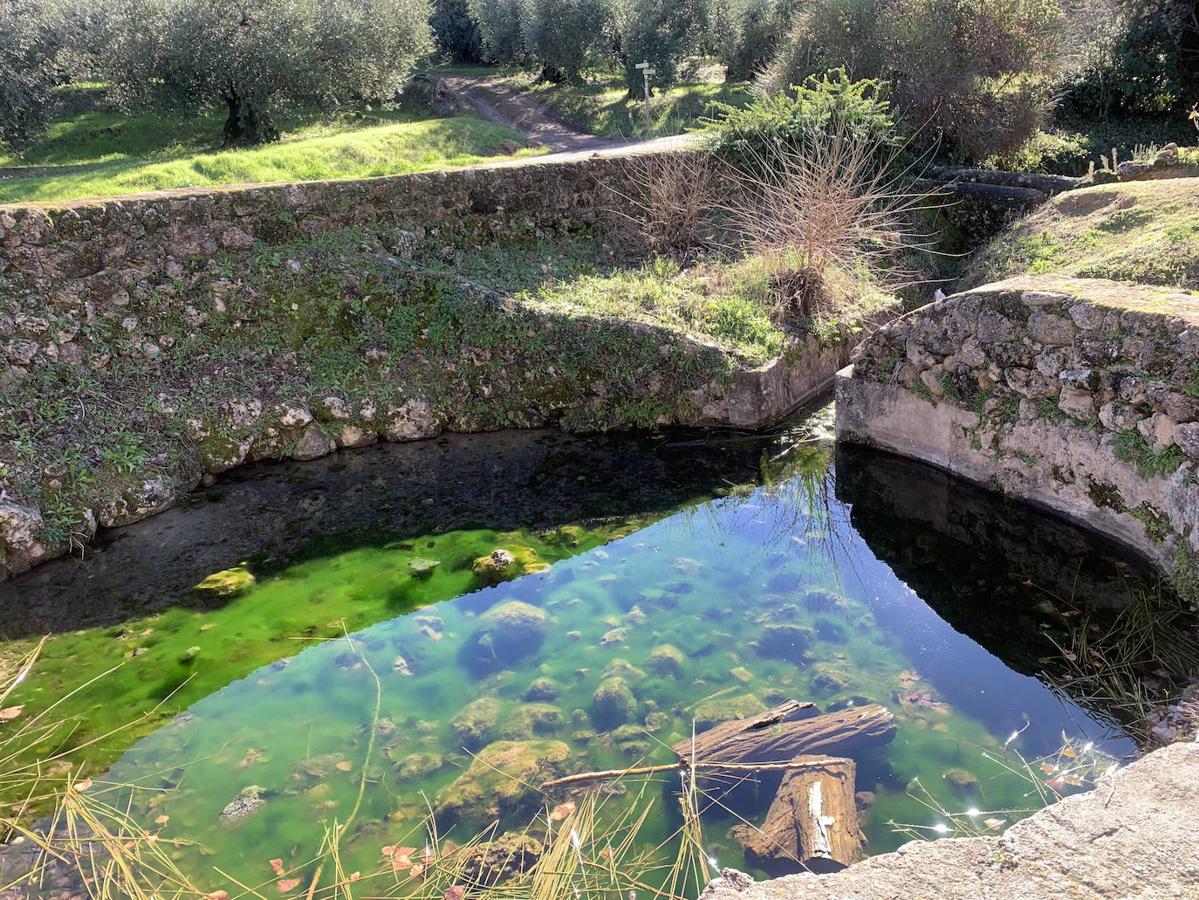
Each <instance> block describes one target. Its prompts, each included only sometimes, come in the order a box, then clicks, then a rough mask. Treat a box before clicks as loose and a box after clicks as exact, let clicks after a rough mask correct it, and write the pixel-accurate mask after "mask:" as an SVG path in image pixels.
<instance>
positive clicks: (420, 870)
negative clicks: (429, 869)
mask: <svg viewBox="0 0 1199 900" xmlns="http://www.w3.org/2000/svg"><path fill="white" fill-rule="evenodd" d="M424 872H425V867H424V866H413V867H412V872H411V875H412V877H413V878H420V877H421V875H423V874H424Z"/></svg>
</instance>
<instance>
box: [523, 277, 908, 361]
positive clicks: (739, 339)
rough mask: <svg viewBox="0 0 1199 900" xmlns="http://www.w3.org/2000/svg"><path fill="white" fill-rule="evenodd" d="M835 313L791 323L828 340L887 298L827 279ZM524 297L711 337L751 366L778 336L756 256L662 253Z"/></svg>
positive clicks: (770, 283)
mask: <svg viewBox="0 0 1199 900" xmlns="http://www.w3.org/2000/svg"><path fill="white" fill-rule="evenodd" d="M829 286H830V290H831V291H832V293H833V294H834V295H835V301H836V302H835V306H834V308H835V309H836V310H837V312H836V313H833V314H828V315H825V316H822V317H815V318H812V319H810V320H808V321H806V322H803V323H795V324H793V325H792V326H791V328H792V329H793V330H795V331H798V332H800V333H806V334H812V335H815V336H816V337H817V338H819V339H820V340H821V341H822V342H825V343H831V342H833V341H836V340H838V339H839V338H840V337H842V336H843V333H844V332H845V331H846V330H853V329H855V328H857V327H858V326H859V325H860V323H861V322H862V321H863V320H864V319H865V318H867V317H869V316H870V315H871V314H872V313H874V312H876V311H878V310H879V309H880V308H881V307H883V306H885V305H887V304H890V303H891V302H893V298H892V297H891V296H890V295H887V294H885V293H883V292H882V291H878V290H875V289H871V288H869V287H868V286H864V285H862V284H861V283H859V282H858V281H857V280H855V279H852V278H849V277H844V278H840V277H838V278H830V279H829ZM521 296H523V297H524V298H525V299H529V300H533V301H536V302H540V303H545V304H548V305H550V306H554V307H558V308H564V309H582V310H585V311H587V312H589V313H592V314H598V315H601V316H614V317H619V318H622V319H631V320H634V321H642V322H647V323H652V324H654V325H659V326H663V327H666V328H669V329H671V330H675V331H680V332H683V333H686V334H690V335H692V336H695V337H697V338H699V339H700V340H705V341H716V342H718V343H720V344H721V345H723V346H724V347H726V348H728V349H730V350H732V351H733V352H734V353H735V354H736V355H737V356H738V357H740V358H741V359H742V360H743V361H744V362H746V363H749V364H753V365H759V364H761V363H764V362H766V361H768V360H769V359H771V358H773V357H775V356H778V355H779V354H780V353H782V352H783V349H784V344H785V335H784V332H783V330H782V329H781V328H780V327H779V325H778V324H777V322H776V321H775V318H776V317H775V316H774V315H773V311H774V307H775V306H776V305H777V297H776V288H775V282H774V279H773V278H772V277H771V274H770V272H769V271H768V269H767V266H766V265H765V264H764V262H763V261H762V260H761V259H760V258H758V257H746V258H744V259H740V260H737V261H733V262H728V261H713V262H706V263H701V264H699V265H697V266H695V267H693V268H689V269H682V268H680V267H679V265H678V264H677V263H675V262H674V261H672V260H669V259H664V258H655V259H651V260H649V261H647V262H646V263H645V264H644V265H642V266H641V267H640V268H638V269H620V270H616V271H612V272H606V273H605V272H581V273H579V274H577V275H575V276H573V277H567V278H562V279H559V280H553V281H547V282H546V283H545V284H543V285H541V286H540V287H538V288H536V289H533V290H529V291H526V292H524V293H523V294H522V295H521Z"/></svg>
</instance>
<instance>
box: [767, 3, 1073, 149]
mask: <svg viewBox="0 0 1199 900" xmlns="http://www.w3.org/2000/svg"><path fill="white" fill-rule="evenodd" d="M1061 16H1062V12H1061V6H1060V4H1059V2H1058V0H812V2H811V3H809V4H808V5H806V6H805V7H804V8H803V9H802V11H801V12H800V13H799V14H798V15H797V17H796V20H795V24H794V26H793V28H792V31H791V33H790V35H789V36H788V39H787V40H785V41H784V42H783V44H782V46H781V48H780V50H779V55H778V57H777V58H776V59H775V61H774V63H773V64H772V66H771V67H770V70H769V71H768V72H767V73H766V74H765V75H764V76H763V78H762V79H761V80H760V82H759V84H760V87H761V88H762V89H763V90H764V91H766V92H778V91H786V90H790V89H791V87H792V86H793V85H796V84H801V83H803V80H804V79H805V78H806V77H808V76H809V75H812V74H818V73H820V72H824V71H827V70H829V69H832V68H837V67H843V68H845V70H846V71H847V72H848V73H849V75H850V76H852V77H854V78H874V79H882V80H884V81H887V82H888V83H889V84H890V85H891V96H892V97H893V99H894V102H895V105H896V107H897V108H898V109H899V110H900V112H901V113H902V114H903V116H904V117H905V119H906V120H907V123H908V125H909V126H910V127H911V128H912V129H913V130H914V131H915V132H917V134H918V137H919V141H918V142H920V143H929V144H932V143H937V142H941V143H942V144H943V147H944V149H946V150H947V151H949V152H950V153H951V154H952V155H953V156H955V157H957V158H958V159H961V160H964V161H977V160H980V159H983V158H985V157H987V156H989V155H991V154H994V153H1003V152H1006V151H1009V150H1012V149H1015V148H1016V147H1018V146H1020V145H1021V144H1022V143H1024V142H1025V141H1026V140H1027V139H1028V138H1029V137H1030V136H1031V135H1032V134H1033V132H1035V130H1036V129H1037V127H1038V126H1039V125H1040V124H1041V123H1042V121H1043V119H1044V117H1045V115H1046V113H1047V110H1048V107H1049V104H1050V99H1051V98H1050V88H1051V76H1052V75H1053V74H1054V73H1055V71H1056V69H1057V66H1058V60H1057V56H1056V54H1055V53H1054V42H1055V40H1057V39H1058V36H1059V33H1060V29H1061Z"/></svg>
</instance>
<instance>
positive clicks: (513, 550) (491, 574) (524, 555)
mask: <svg viewBox="0 0 1199 900" xmlns="http://www.w3.org/2000/svg"><path fill="white" fill-rule="evenodd" d="M471 568H472V571H473V572H474V574H475V577H476V578H478V579H479V580H480V581H481V582H483V583H484V584H499V583H500V582H501V581H511V580H512V579H513V578H520V577H521V576H522V575H529V574H532V573H534V572H544V571H545V570H546V569H547V568H548V566H547V565H546V564H545V563H544V562H542V561H541V560H540V559H538V558H537V551H536V550H534V549H533V548H531V547H497V548H496V549H495V550H492V551H491V552H490V553H489V554H487V555H486V556H480V557H479V558H478V559H476V560H475V561H474V564H473V566H472V567H471Z"/></svg>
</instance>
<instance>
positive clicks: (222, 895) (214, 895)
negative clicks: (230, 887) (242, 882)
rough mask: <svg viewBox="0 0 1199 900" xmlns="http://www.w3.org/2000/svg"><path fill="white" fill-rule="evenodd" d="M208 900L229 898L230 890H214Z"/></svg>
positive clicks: (227, 899) (226, 899)
mask: <svg viewBox="0 0 1199 900" xmlns="http://www.w3.org/2000/svg"><path fill="white" fill-rule="evenodd" d="M207 900H229V892H228V891H213V892H212V893H211V894H209V895H208V898H207Z"/></svg>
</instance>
